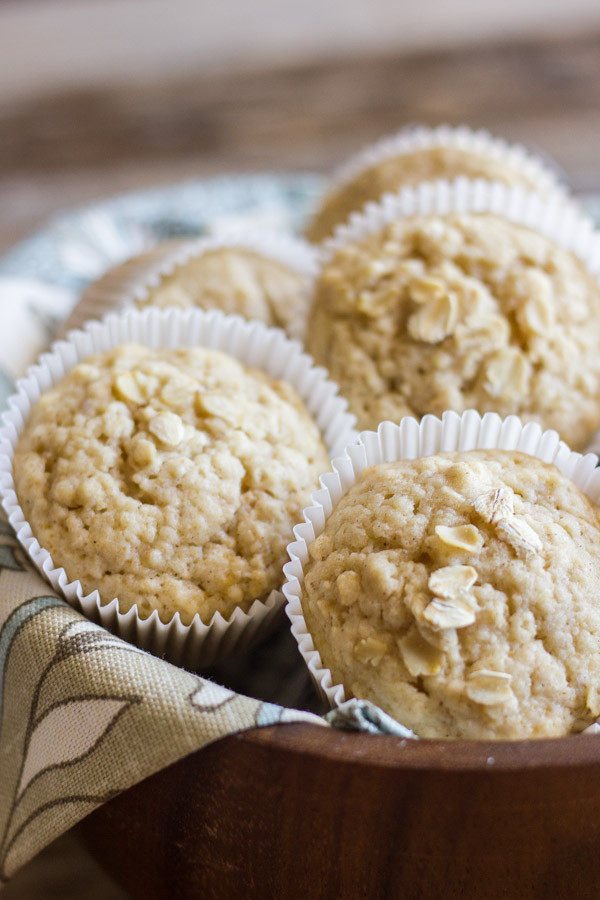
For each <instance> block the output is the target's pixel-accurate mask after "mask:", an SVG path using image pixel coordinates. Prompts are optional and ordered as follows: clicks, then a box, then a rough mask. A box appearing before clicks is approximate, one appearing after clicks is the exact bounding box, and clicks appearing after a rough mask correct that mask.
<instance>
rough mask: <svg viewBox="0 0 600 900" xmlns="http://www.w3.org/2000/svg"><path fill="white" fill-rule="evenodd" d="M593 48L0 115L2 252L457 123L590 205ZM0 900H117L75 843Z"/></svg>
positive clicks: (235, 81) (45, 105) (53, 100)
mask: <svg viewBox="0 0 600 900" xmlns="http://www.w3.org/2000/svg"><path fill="white" fill-rule="evenodd" d="M599 101H600V34H586V35H582V36H580V37H569V38H564V39H556V40H553V41H547V40H546V41H544V42H541V43H531V42H528V43H513V44H510V45H506V44H504V45H494V46H481V47H478V48H473V47H471V48H465V49H458V50H453V51H451V52H449V51H446V52H444V53H429V54H423V53H421V54H419V55H414V56H411V57H406V56H405V57H403V58H394V57H377V58H372V59H368V58H363V59H360V60H347V61H341V62H323V63H322V64H320V65H311V66H307V67H296V68H287V69H285V68H284V69H279V70H277V71H269V72H255V73H249V74H248V75H246V76H244V77H241V76H239V75H238V76H235V77H233V76H226V75H221V76H219V77H213V78H210V79H209V78H206V77H205V78H196V79H194V78H191V77H189V78H186V79H185V80H181V81H179V82H170V83H166V84H165V83H161V82H160V80H158V79H157V81H156V82H155V83H152V84H143V85H139V86H137V87H135V88H134V87H130V86H123V87H122V88H121V89H118V90H110V91H108V90H101V89H98V90H94V91H87V92H86V93H80V94H75V93H69V94H66V95H52V94H49V95H48V96H45V97H43V98H39V99H37V100H35V101H29V102H28V103H26V104H25V103H23V104H20V105H18V106H16V107H14V106H13V107H11V108H0V135H1V140H0V252H2V251H3V250H6V249H8V247H9V246H10V245H11V244H13V243H14V242H16V241H18V240H19V239H20V238H22V237H24V236H25V235H26V234H28V233H29V232H30V231H32V230H33V229H36V228H38V227H40V226H41V225H42V224H43V222H44V221H45V220H46V219H47V218H48V217H49V216H51V215H52V214H53V213H56V212H58V211H60V210H62V209H64V208H66V207H70V206H75V205H78V204H84V203H88V202H91V201H93V200H95V199H98V198H101V197H103V196H106V195H107V194H111V193H116V192H119V191H126V190H133V189H136V188H141V187H146V186H150V185H155V184H160V183H167V182H171V181H175V180H178V179H183V178H188V177H193V176H203V175H211V174H216V173H219V172H224V171H250V170H268V169H273V170H275V169H279V170H282V169H294V170H319V171H327V170H329V169H330V168H331V167H332V166H333V165H336V164H337V163H338V162H339V161H340V160H342V159H343V158H344V157H345V156H347V155H348V154H349V153H352V152H354V151H355V150H357V149H358V148H360V147H361V146H362V145H363V144H365V143H366V142H369V141H372V140H374V139H376V138H377V137H378V136H380V135H382V134H385V133H387V132H390V131H393V130H394V129H397V128H398V127H400V126H402V125H404V124H406V123H408V122H415V121H421V122H427V123H439V122H442V121H449V122H454V123H458V122H466V123H468V124H470V125H472V126H484V127H486V128H489V129H490V130H491V131H493V132H496V133H498V134H501V135H505V136H506V137H508V138H512V139H515V140H519V141H523V142H525V143H527V144H529V145H530V146H532V147H536V148H538V149H543V150H545V151H546V152H547V153H549V154H550V155H551V156H553V157H554V158H555V159H556V160H557V161H558V163H559V164H560V165H561V166H562V167H563V168H564V170H565V172H566V175H567V177H568V179H569V181H570V182H571V185H572V186H573V188H574V189H575V190H577V191H584V190H598V189H600V152H599V150H600V102H599ZM3 897H5V898H6V900H41V898H57V900H58V898H60V900H75V898H80V897H81V898H83V897H85V898H86V900H120V898H121V897H124V895H123V894H122V893H121V892H120V890H119V889H118V888H117V887H116V886H115V885H114V884H113V883H112V882H111V881H109V879H108V877H106V876H104V874H103V873H102V872H100V870H99V869H98V867H97V866H96V865H95V863H93V861H92V860H90V859H89V857H88V856H87V854H86V853H85V851H84V850H83V849H82V848H81V847H80V845H79V843H78V842H77V840H76V839H75V838H73V837H72V836H67V837H65V838H63V839H61V840H60V841H58V842H57V843H56V844H55V845H54V846H53V847H52V848H50V849H49V850H47V851H46V852H45V853H43V854H42V855H41V856H40V857H39V858H38V859H37V860H34V861H33V862H32V863H30V865H28V866H26V867H25V868H24V869H23V870H22V871H21V872H20V873H19V874H18V875H17V877H16V878H15V879H14V881H13V882H12V884H11V885H9V887H8V888H7V889H6V892H5V893H4V894H3Z"/></svg>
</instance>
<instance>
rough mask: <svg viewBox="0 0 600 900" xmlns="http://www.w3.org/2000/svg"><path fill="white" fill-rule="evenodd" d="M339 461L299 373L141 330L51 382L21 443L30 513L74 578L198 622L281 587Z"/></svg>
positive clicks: (125, 600)
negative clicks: (163, 340)
mask: <svg viewBox="0 0 600 900" xmlns="http://www.w3.org/2000/svg"><path fill="white" fill-rule="evenodd" d="M327 468H329V460H328V455H327V451H326V449H325V447H324V445H323V442H322V440H321V437H320V433H319V431H318V428H317V426H316V424H315V423H314V421H313V420H312V418H311V416H310V415H309V413H308V411H307V410H306V408H305V406H304V404H303V402H302V401H301V399H300V397H299V396H298V394H297V393H296V391H295V390H294V389H293V388H292V387H291V386H290V385H289V384H286V383H285V382H283V381H276V380H274V379H272V378H270V377H269V376H267V375H265V374H263V373H262V372H259V371H256V370H254V369H249V368H246V367H244V366H243V365H242V364H240V363H239V362H237V361H236V360H235V359H233V358H232V357H231V356H229V355H227V354H225V353H221V352H218V351H215V350H207V349H205V348H200V347H195V348H189V349H180V350H170V349H161V350H152V349H149V348H145V347H141V346H138V345H135V344H131V345H125V346H122V347H119V348H118V349H116V350H113V351H111V352H108V353H104V354H100V355H97V356H93V357H90V358H89V359H87V360H86V361H85V362H83V363H81V364H80V365H78V366H76V367H75V368H74V369H73V370H72V371H71V372H70V373H69V374H68V375H66V376H65V377H64V378H63V379H62V380H61V381H60V382H59V383H58V384H57V385H56V386H55V387H53V388H52V389H51V390H49V391H48V392H47V393H46V394H44V395H43V396H42V397H41V398H40V400H39V401H38V403H37V404H36V405H35V407H34V408H33V410H32V413H31V416H30V418H29V420H28V422H27V424H26V427H25V429H24V431H23V433H22V435H21V437H20V439H19V443H18V446H17V450H16V453H15V457H14V479H15V485H16V490H17V496H18V498H19V502H20V504H21V506H22V508H23V511H24V513H25V517H26V518H27V519H28V521H29V523H30V524H31V528H32V531H33V533H34V535H35V537H36V538H37V539H38V541H39V542H40V544H41V546H42V547H45V548H46V549H47V550H48V551H49V552H50V554H51V556H52V559H53V562H54V564H55V565H56V566H63V567H64V568H65V570H66V572H67V576H68V577H69V579H79V580H80V581H81V583H82V586H83V589H84V591H85V592H86V593H87V592H90V591H92V590H94V589H95V588H97V589H98V590H99V591H100V594H101V597H102V599H103V601H104V602H109V601H110V600H112V598H113V597H118V598H119V601H120V608H121V611H125V610H127V609H129V608H130V607H131V606H133V605H136V604H137V606H138V612H139V614H140V615H141V616H142V617H146V616H148V615H150V613H151V612H152V611H153V610H154V609H156V610H158V613H159V615H160V618H161V619H162V620H163V621H165V622H167V621H169V620H170V619H171V618H172V616H173V614H174V613H175V612H176V611H179V613H180V614H181V619H182V621H183V622H184V624H188V623H189V622H190V621H191V619H192V618H193V616H194V614H195V613H199V614H200V618H201V619H202V620H203V621H205V622H208V621H209V620H210V618H211V616H212V614H213V613H214V612H216V611H220V612H221V613H222V614H223V615H224V616H229V615H230V614H231V613H232V612H233V611H234V609H235V608H236V607H238V606H240V607H241V608H242V609H244V610H247V609H248V608H249V607H250V606H251V604H252V602H253V601H254V600H255V599H257V598H259V599H265V598H266V596H267V595H268V594H269V593H270V591H271V590H273V589H276V588H278V587H279V586H280V584H281V581H282V573H281V570H282V566H283V564H284V562H285V558H286V553H285V548H286V544H287V543H288V541H289V540H290V534H291V529H292V526H293V525H294V523H295V522H296V521H297V519H298V517H299V514H300V511H301V510H302V508H303V507H304V506H305V505H306V503H307V502H308V499H309V495H310V491H311V490H314V489H315V487H317V485H318V475H319V473H320V472H322V471H324V470H326V469H327Z"/></svg>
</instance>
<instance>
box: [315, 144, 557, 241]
mask: <svg viewBox="0 0 600 900" xmlns="http://www.w3.org/2000/svg"><path fill="white" fill-rule="evenodd" d="M461 175H463V176H465V177H467V178H485V179H486V180H487V181H498V182H501V183H502V184H506V185H520V186H522V187H524V188H526V189H529V190H533V191H538V192H539V193H543V194H560V196H563V197H564V196H565V191H564V189H563V188H562V187H561V185H560V183H559V180H558V178H557V177H556V175H555V173H554V172H553V171H552V170H551V169H550V168H549V167H548V166H547V165H546V164H545V163H544V162H543V161H542V160H541V159H539V158H537V157H534V156H532V155H530V154H529V153H528V152H527V151H526V150H524V148H522V147H520V146H518V145H513V146H511V145H509V144H507V143H505V141H503V140H500V139H498V138H493V137H492V136H491V135H489V134H487V133H486V132H484V131H479V132H473V131H470V130H469V129H468V128H464V127H459V128H450V127H448V126H441V127H439V128H431V129H430V128H417V129H407V130H404V131H401V132H399V133H398V134H397V135H393V136H392V137H387V138H383V139H382V140H381V141H378V142H377V143H376V144H374V145H373V146H371V147H367V148H366V149H365V150H363V151H362V152H361V153H359V154H358V155H357V156H355V157H353V158H352V159H351V160H350V161H349V162H348V163H347V164H346V165H345V166H344V167H343V168H342V169H341V170H340V172H339V174H338V175H337V176H334V180H333V185H332V187H331V188H330V190H329V191H328V192H327V193H326V195H325V197H324V198H323V200H322V201H321V204H320V206H319V208H318V209H317V212H316V213H315V215H314V217H313V219H312V220H311V222H310V223H309V226H308V228H307V229H306V236H307V237H308V239H309V240H311V241H313V242H316V243H318V242H320V241H322V240H324V239H325V238H327V237H329V236H330V235H331V234H332V233H333V231H334V230H335V228H336V226H337V225H339V224H341V223H342V222H345V221H346V219H347V218H348V216H349V215H350V214H351V213H352V212H355V211H357V210H361V209H362V208H363V206H364V205H365V203H368V202H372V201H375V202H376V201H378V200H379V198H380V197H381V195H382V194H385V193H388V192H391V193H395V192H396V191H398V190H399V189H400V188H402V187H405V186H411V185H416V184H418V183H419V182H422V181H435V180H437V179H445V180H452V179H454V178H458V177H459V176H461Z"/></svg>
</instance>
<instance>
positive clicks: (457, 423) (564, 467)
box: [283, 409, 600, 736]
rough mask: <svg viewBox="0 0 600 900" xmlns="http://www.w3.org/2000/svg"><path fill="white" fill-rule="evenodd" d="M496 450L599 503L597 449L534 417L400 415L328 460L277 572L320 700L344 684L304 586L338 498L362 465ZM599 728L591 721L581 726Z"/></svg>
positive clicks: (329, 699) (332, 699) (338, 699)
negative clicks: (550, 468)
mask: <svg viewBox="0 0 600 900" xmlns="http://www.w3.org/2000/svg"><path fill="white" fill-rule="evenodd" d="M494 448H496V449H501V450H519V451H521V452H522V453H529V454H530V455H531V456H535V457H537V458H538V459H540V460H542V461H543V462H546V463H554V465H556V466H557V468H558V469H559V470H560V471H561V472H562V473H563V475H566V476H567V477H568V478H570V479H571V480H572V481H573V482H574V483H575V484H576V485H577V487H578V488H579V489H580V490H581V491H583V492H584V493H585V494H586V495H587V496H588V497H589V498H590V500H592V502H594V503H596V504H600V469H598V468H596V467H597V465H598V457H597V456H596V455H595V454H593V453H587V454H581V453H576V452H574V451H572V450H570V449H569V447H568V446H567V445H566V444H565V443H564V442H563V441H561V440H560V437H559V435H558V434H557V432H556V431H543V430H542V428H541V427H540V426H539V425H538V424H536V423H532V422H530V423H528V424H525V425H524V424H523V423H522V422H521V420H520V419H519V418H518V417H517V416H508V417H506V418H504V419H503V418H501V416H499V415H498V414H497V413H486V414H485V415H483V416H481V415H480V414H479V413H478V412H476V411H475V410H472V409H471V410H467V411H466V412H464V413H463V414H462V415H458V413H455V412H452V411H448V412H445V413H443V415H442V417H441V419H439V418H437V417H436V416H432V415H427V416H424V417H423V418H422V419H421V420H420V421H418V420H417V419H414V418H412V417H410V416H406V417H404V418H403V419H401V420H400V423H399V425H396V424H394V423H393V422H382V423H381V424H380V425H379V427H378V429H377V431H363V432H361V433H360V436H359V439H358V440H357V441H355V442H354V443H351V444H349V445H348V446H347V447H346V449H345V451H344V454H343V456H340V457H338V458H336V459H334V460H333V462H332V471H331V472H328V473H326V474H324V475H322V476H321V478H320V483H321V489H320V490H318V491H315V492H314V493H313V494H312V497H311V499H312V504H311V506H309V507H307V508H306V509H305V510H304V513H303V517H304V522H303V523H301V524H299V525H296V526H295V527H294V536H295V538H296V540H295V541H293V542H292V543H291V544H289V546H288V548H287V550H288V555H289V557H290V562H288V563H286V565H285V566H284V570H283V571H284V574H285V577H286V580H285V583H284V585H283V593H284V595H285V597H286V600H287V605H286V613H287V615H288V618H289V619H290V622H291V625H292V627H291V630H292V634H293V635H294V637H295V639H296V641H297V643H298V648H299V650H300V654H301V656H302V658H303V659H304V662H305V663H306V665H307V667H308V670H309V672H310V675H311V677H312V680H313V682H314V684H315V686H316V688H317V690H318V692H319V694H320V696H321V698H322V700H323V701H324V703H326V704H327V705H328V706H330V707H331V708H333V707H337V706H339V705H340V704H342V703H344V701H345V700H347V699H348V698H347V697H346V695H345V691H344V687H343V685H341V684H336V683H335V682H334V680H333V677H332V674H331V671H330V670H329V669H328V668H326V667H325V666H324V665H323V662H322V660H321V656H320V654H319V652H318V650H316V649H315V646H314V643H313V639H312V637H311V635H310V632H309V630H308V628H307V625H306V621H305V619H304V613H303V610H302V585H303V580H304V566H305V565H306V564H307V562H308V560H309V553H308V548H309V546H310V544H311V543H312V542H313V541H314V540H315V539H316V538H318V537H319V535H320V534H322V532H323V530H324V528H325V523H326V521H327V519H328V518H329V516H330V515H331V513H332V511H333V510H334V508H335V507H336V506H337V504H338V503H339V501H340V499H341V498H342V497H343V496H344V494H346V493H347V491H348V490H349V489H350V487H351V486H352V485H353V484H354V483H355V482H356V480H357V479H358V477H359V475H360V473H361V472H362V471H363V469H365V468H367V467H368V466H372V465H376V464H378V463H384V462H394V461H397V460H403V459H418V458H420V457H423V456H431V455H432V454H435V453H439V452H443V451H453V450H461V451H464V450H482V449H494ZM599 730H600V729H599V726H598V725H597V724H593V725H591V726H589V727H588V728H587V729H586V730H585V732H587V733H597V732H598V731H599ZM585 732H584V733H585ZM415 736H416V735H415Z"/></svg>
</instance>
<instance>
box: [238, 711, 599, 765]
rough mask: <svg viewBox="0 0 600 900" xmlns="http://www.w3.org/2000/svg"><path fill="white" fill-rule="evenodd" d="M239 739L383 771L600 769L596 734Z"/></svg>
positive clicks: (325, 731)
mask: <svg viewBox="0 0 600 900" xmlns="http://www.w3.org/2000/svg"><path fill="white" fill-rule="evenodd" d="M235 739H236V740H239V741H241V742H242V743H247V744H249V745H252V746H255V747H256V746H258V747H262V748H263V749H265V750H276V751H277V752H279V753H284V754H288V755H289V756H290V757H294V756H296V757H314V758H315V760H317V759H318V760H321V761H322V760H327V761H329V762H332V763H338V764H342V765H345V766H362V767H366V766H371V767H375V768H381V769H412V770H415V771H417V770H437V771H469V772H473V771H480V772H484V771H485V772H488V773H490V774H491V773H494V772H503V771H504V772H506V771H513V772H514V771H518V770H523V769H539V768H541V769H549V768H557V769H563V768H572V767H574V766H575V767H578V766H599V767H600V738H599V736H598V735H569V736H567V737H562V738H547V739H539V740H524V741H438V740H423V739H421V740H418V741H415V740H412V739H406V738H398V737H395V736H392V735H376V734H368V733H367V734H365V733H359V732H350V731H342V730H341V729H334V728H323V727H321V726H319V725H313V724H308V723H295V724H292V723H290V724H281V725H276V726H269V727H266V728H257V729H252V730H251V731H246V732H242V733H241V734H238V735H235Z"/></svg>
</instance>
